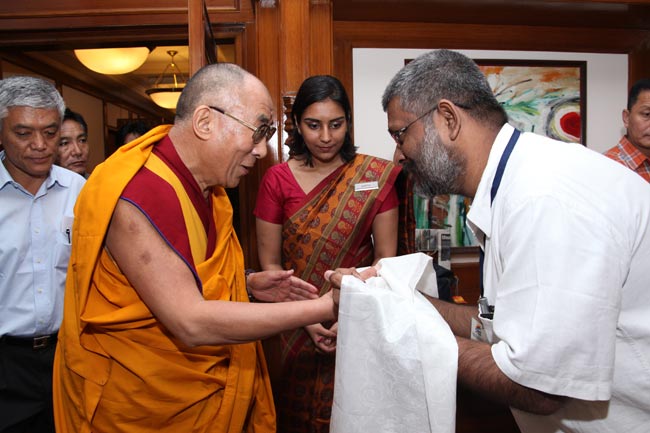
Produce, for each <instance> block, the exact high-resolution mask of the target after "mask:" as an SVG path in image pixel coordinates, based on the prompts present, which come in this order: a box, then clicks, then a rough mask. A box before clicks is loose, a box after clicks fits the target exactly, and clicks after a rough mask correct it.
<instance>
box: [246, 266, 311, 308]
mask: <svg viewBox="0 0 650 433" xmlns="http://www.w3.org/2000/svg"><path fill="white" fill-rule="evenodd" d="M246 283H247V286H248V291H249V292H250V294H251V295H253V296H254V297H255V299H257V300H258V301H262V302H286V301H304V300H306V299H316V298H318V289H317V288H316V287H315V286H314V285H312V284H310V283H308V282H306V281H304V280H301V279H300V278H298V277H295V276H294V275H293V270H292V269H291V270H288V271H282V270H272V271H260V272H255V273H252V274H249V275H248V278H247V281H246Z"/></svg>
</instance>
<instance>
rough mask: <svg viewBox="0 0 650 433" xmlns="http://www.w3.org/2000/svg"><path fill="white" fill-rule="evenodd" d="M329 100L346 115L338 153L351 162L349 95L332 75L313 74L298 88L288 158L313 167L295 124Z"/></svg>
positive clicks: (354, 151)
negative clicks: (321, 103)
mask: <svg viewBox="0 0 650 433" xmlns="http://www.w3.org/2000/svg"><path fill="white" fill-rule="evenodd" d="M327 99H331V100H332V101H334V102H336V103H337V104H339V105H340V106H341V108H343V112H344V113H345V120H346V122H347V130H346V131H345V138H344V139H343V146H342V147H341V150H340V151H339V154H340V155H341V158H343V160H344V161H346V162H348V161H352V159H354V156H355V155H356V154H357V148H356V147H354V143H352V136H351V135H350V129H351V127H352V112H351V109H350V100H349V99H348V94H347V93H346V92H345V88H344V87H343V84H341V82H340V81H339V80H338V79H337V78H336V77H332V76H331V75H314V76H312V77H309V78H307V79H306V80H305V81H303V83H302V84H301V85H300V89H298V93H297V94H296V99H295V101H294V103H293V108H292V110H291V119H292V120H293V125H294V128H293V131H291V136H290V137H289V140H288V141H287V145H288V146H289V156H291V157H293V158H296V159H299V160H303V161H304V163H305V165H308V166H310V167H313V165H314V164H313V161H312V155H311V152H309V149H308V148H307V145H306V144H305V140H304V139H303V137H302V135H300V133H299V132H298V125H299V124H300V120H301V119H302V115H303V113H304V112H305V110H306V109H307V108H308V107H309V106H310V105H312V104H314V103H316V102H322V101H325V100H327Z"/></svg>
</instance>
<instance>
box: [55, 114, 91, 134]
mask: <svg viewBox="0 0 650 433" xmlns="http://www.w3.org/2000/svg"><path fill="white" fill-rule="evenodd" d="M66 120H73V121H75V122H77V123H78V124H79V125H81V127H82V128H83V130H84V133H85V134H86V135H88V125H87V124H86V120H85V119H84V117H83V116H82V115H81V114H79V113H77V112H76V111H72V110H71V109H69V108H66V109H65V111H64V112H63V121H62V122H61V123H63V122H65V121H66Z"/></svg>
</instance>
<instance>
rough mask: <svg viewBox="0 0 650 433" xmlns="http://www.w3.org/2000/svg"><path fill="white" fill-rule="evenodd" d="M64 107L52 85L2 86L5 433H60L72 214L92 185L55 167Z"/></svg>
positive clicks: (1, 411) (0, 316) (18, 80)
mask: <svg viewBox="0 0 650 433" xmlns="http://www.w3.org/2000/svg"><path fill="white" fill-rule="evenodd" d="M64 108H65V105H64V102H63V98H61V95H60V94H59V92H58V91H57V90H56V88H55V87H54V86H52V84H50V83H48V82H47V81H45V80H42V79H39V78H34V77H26V76H16V77H10V78H6V79H4V80H0V146H1V147H2V148H3V149H4V150H3V151H1V152H0V160H1V161H2V164H0V431H2V432H54V423H53V415H52V391H51V382H52V363H53V359H54V352H55V346H56V340H57V335H56V334H57V331H58V330H59V325H60V323H61V316H62V313H63V289H64V287H65V278H66V271H67V267H68V259H69V257H70V239H71V233H72V222H73V208H74V204H75V200H76V198H77V195H78V194H79V191H80V190H81V187H82V186H83V184H84V182H85V180H84V178H83V177H82V176H80V175H78V174H76V173H74V172H72V171H69V170H66V169H63V168H61V167H58V166H53V163H54V159H55V157H56V155H57V151H58V146H59V134H60V128H61V119H62V117H63V111H64Z"/></svg>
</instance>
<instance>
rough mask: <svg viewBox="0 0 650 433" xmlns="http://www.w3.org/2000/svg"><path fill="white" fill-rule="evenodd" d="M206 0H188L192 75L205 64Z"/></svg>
mask: <svg viewBox="0 0 650 433" xmlns="http://www.w3.org/2000/svg"><path fill="white" fill-rule="evenodd" d="M204 5H205V0H187V34H188V48H189V55H190V72H189V76H190V77H191V76H192V75H194V74H195V73H196V72H198V70H199V69H201V68H202V67H203V66H204V65H205V27H206V22H205V19H206V18H207V17H205V16H204V15H203V8H204Z"/></svg>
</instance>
